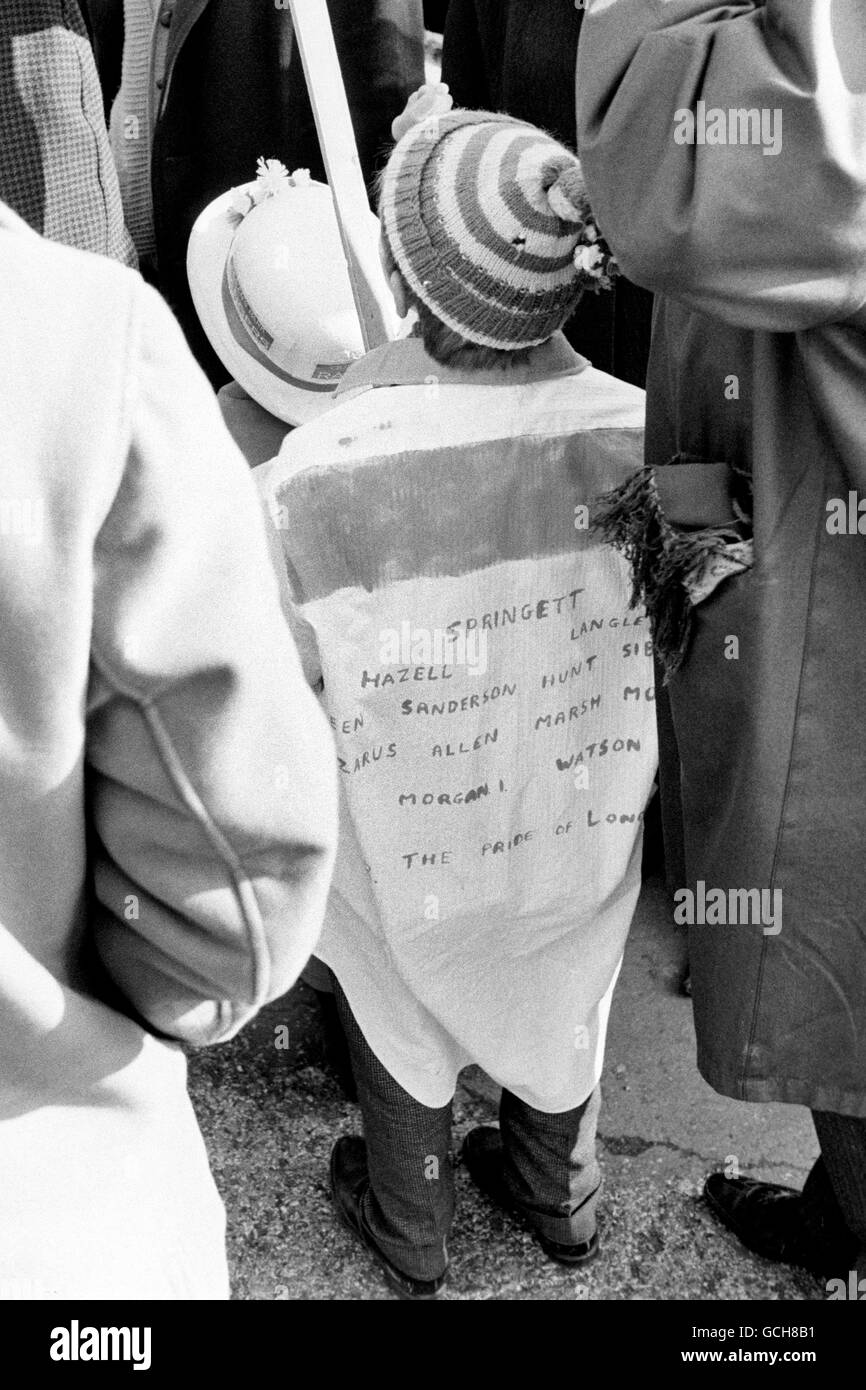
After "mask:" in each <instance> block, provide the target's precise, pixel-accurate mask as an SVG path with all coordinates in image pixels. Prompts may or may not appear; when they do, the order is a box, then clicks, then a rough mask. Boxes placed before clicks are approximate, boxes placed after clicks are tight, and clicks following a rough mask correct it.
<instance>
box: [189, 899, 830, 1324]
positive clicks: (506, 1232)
mask: <svg viewBox="0 0 866 1390" xmlns="http://www.w3.org/2000/svg"><path fill="white" fill-rule="evenodd" d="M683 961H684V940H683V935H682V933H681V932H680V931H678V930H677V929H676V928H675V927H673V926H672V925H671V919H670V911H669V908H668V906H667V902H666V899H665V896H664V892H663V890H662V888H661V885H660V884H659V883H658V882H655V881H650V882H649V883H648V884H647V885H645V888H644V893H643V896H642V898H641V902H640V905H639V909H638V913H637V917H636V921H635V925H634V928H633V931H632V936H631V939H630V943H629V947H628V951H627V953H626V962H625V966H624V968H623V973H622V977H621V979H620V983H619V985H618V988H617V992H616V995H615V998H614V1006H613V1011H612V1016H611V1026H610V1033H609V1040H608V1051H607V1064H606V1074H605V1081H604V1086H603V1092H604V1106H603V1109H602V1115H601V1123H600V1131H599V1132H600V1140H601V1142H600V1153H601V1160H602V1167H603V1171H604V1174H605V1183H606V1188H605V1196H604V1200H603V1203H602V1216H601V1239H602V1253H601V1256H600V1257H599V1259H598V1260H596V1261H595V1262H594V1264H593V1265H591V1266H589V1267H588V1268H587V1269H585V1270H583V1271H580V1272H571V1271H568V1270H564V1269H562V1268H561V1267H560V1266H557V1265H555V1264H552V1263H551V1262H550V1261H549V1260H548V1259H547V1258H546V1257H545V1256H544V1255H543V1254H542V1252H541V1250H540V1248H539V1246H538V1245H537V1243H536V1242H535V1240H534V1239H533V1238H532V1236H531V1235H530V1234H529V1232H528V1231H525V1230H523V1229H522V1228H521V1227H520V1226H519V1225H518V1224H517V1223H515V1221H514V1220H513V1219H512V1218H510V1217H508V1216H506V1215H504V1214H502V1213H500V1212H498V1211H497V1210H495V1209H494V1208H493V1207H492V1206H491V1205H490V1204H489V1203H488V1202H487V1201H486V1200H485V1199H484V1198H483V1197H482V1196H481V1195H480V1193H478V1192H477V1190H476V1189H475V1188H474V1187H473V1185H472V1183H471V1182H470V1180H469V1178H468V1175H467V1174H466V1172H465V1171H464V1170H463V1168H462V1167H461V1166H460V1165H459V1164H458V1166H457V1172H456V1182H457V1216H456V1220H455V1224H454V1230H453V1234H452V1239H451V1242H450V1251H451V1280H450V1283H449V1287H448V1292H447V1295H446V1297H447V1298H451V1299H464V1300H465V1299H482V1300H483V1299H505V1300H510V1299H513V1300H520V1299H552V1300H574V1299H579V1300H589V1301H591V1300H599V1299H628V1300H631V1299H653V1300H656V1299H665V1300H668V1299H673V1300H688V1299H699V1300H713V1301H716V1300H720V1299H739V1298H745V1299H775V1300H813V1299H814V1300H817V1299H821V1298H822V1296H823V1290H822V1288H821V1286H820V1285H819V1284H818V1283H817V1282H816V1281H815V1280H813V1279H812V1278H811V1277H810V1276H809V1275H807V1274H805V1273H804V1272H802V1271H797V1270H791V1269H786V1268H784V1267H783V1266H776V1265H772V1264H769V1263H768V1262H766V1261H764V1260H761V1259H759V1258H757V1257H755V1256H752V1255H750V1254H749V1253H748V1252H747V1251H745V1250H743V1249H742V1248H741V1247H740V1246H739V1245H738V1243H737V1242H736V1241H735V1240H734V1239H733V1237H731V1236H730V1235H728V1234H727V1233H726V1232H725V1231H724V1230H722V1229H720V1228H719V1227H718V1226H717V1224H716V1223H715V1221H714V1220H713V1219H712V1218H711V1216H710V1215H709V1213H708V1212H707V1211H706V1209H705V1208H704V1206H703V1203H702V1201H701V1198H700V1190H701V1184H702V1181H703V1178H704V1175H705V1174H706V1173H707V1172H708V1171H710V1169H712V1168H714V1167H718V1166H723V1165H725V1164H726V1163H727V1164H728V1165H729V1166H730V1165H731V1164H733V1163H737V1164H738V1165H739V1167H740V1170H741V1171H742V1172H743V1173H751V1174H755V1175H757V1176H758V1177H763V1178H768V1179H772V1180H775V1181H777V1182H791V1183H792V1184H793V1185H795V1186H799V1185H800V1184H801V1183H802V1181H803V1178H804V1177H805V1175H806V1172H807V1171H808V1168H809V1166H810V1164H811V1162H812V1160H813V1159H814V1157H815V1154H816V1153H817V1144H816V1142H815V1139H814V1136H813V1134H812V1130H811V1123H810V1120H809V1116H808V1114H807V1112H806V1111H804V1110H799V1109H795V1108H793V1107H787V1106H769V1105H743V1104H739V1103H737V1102H735V1101H730V1100H726V1099H724V1098H722V1097H719V1096H717V1095H716V1094H715V1093H714V1092H713V1091H711V1090H710V1088H709V1087H708V1086H707V1085H706V1084H705V1083H704V1082H703V1081H702V1080H701V1078H700V1077H699V1076H698V1074H697V1071H696V1069H695V1066H694V1034H693V1030H692V1024H691V1004H690V1002H689V1000H687V999H685V998H683V997H682V996H681V995H680V994H679V993H678V991H677V984H678V981H679V978H680V975H681V973H682V966H683ZM286 1044H287V1045H286ZM190 1089H191V1093H192V1096H193V1101H194V1104H195V1107H196V1110H197V1112H198V1115H199V1119H200V1122H201V1126H202V1130H203V1132H204V1136H205V1140H206V1143H207V1146H208V1151H209V1153H210V1157H211V1164H212V1167H213V1171H214V1176H215V1178H216V1181H217V1184H218V1186H219V1188H220V1191H221V1192H222V1195H223V1198H224V1200H225V1203H226V1208H227V1214H228V1248H229V1259H230V1264H231V1270H232V1285H233V1297H234V1298H236V1299H258V1300H280V1299H283V1300H287V1299H352V1300H355V1299H386V1298H390V1297H392V1295H391V1294H390V1293H389V1291H388V1290H387V1289H386V1287H385V1285H384V1284H383V1283H382V1280H381V1277H380V1275H379V1273H378V1271H377V1269H376V1267H375V1265H374V1264H373V1262H372V1261H371V1259H370V1257H369V1256H368V1255H367V1253H366V1252H365V1251H364V1250H363V1249H362V1248H361V1247H360V1246H359V1245H357V1244H356V1243H355V1242H354V1241H353V1239H352V1237H351V1236H350V1235H348V1234H347V1233H346V1232H345V1231H344V1230H343V1229H342V1228H341V1227H340V1226H338V1224H337V1222H336V1220H335V1218H334V1215H333V1211H332V1208H331V1202H330V1197H329V1194H328V1184H327V1174H328V1157H329V1154H330V1150H331V1146H332V1144H333V1143H334V1140H335V1139H336V1138H337V1137H338V1136H339V1135H341V1134H350V1133H353V1132H358V1131H360V1127H361V1126H360V1116H359V1112H358V1109H357V1106H355V1105H353V1104H351V1103H349V1102H348V1101H346V1100H345V1099H344V1096H343V1093H342V1091H341V1089H340V1086H339V1084H338V1082H337V1080H336V1078H335V1076H334V1075H333V1073H332V1072H331V1071H330V1069H329V1067H328V1064H327V1061H326V1057H325V1050H324V1043H323V1037H322V1032H321V1026H320V1023H319V1016H318V1010H317V1006H316V1003H315V996H314V995H313V994H312V993H311V992H310V991H309V990H308V989H307V988H306V987H305V986H303V985H299V986H297V987H296V988H295V989H294V990H293V991H292V992H291V993H290V994H289V995H287V996H286V997H285V998H283V999H281V1000H278V1001H277V1002H276V1003H275V1004H272V1005H270V1006H269V1007H268V1008H267V1009H266V1010H264V1011H263V1013H262V1014H261V1015H260V1016H259V1018H258V1019H256V1021H255V1022H254V1023H253V1024H252V1025H251V1026H250V1027H249V1028H247V1029H246V1030H245V1032H244V1033H243V1034H242V1035H241V1036H240V1037H239V1038H236V1039H235V1040H234V1041H233V1042H231V1043H229V1044H227V1045H225V1046H223V1047H219V1048H215V1049H211V1050H209V1051H205V1052H199V1053H196V1054H195V1055H194V1056H193V1057H191V1059H190ZM496 1095H497V1093H496V1088H495V1086H494V1085H493V1083H492V1082H491V1081H490V1080H489V1078H487V1077H486V1076H485V1075H484V1074H483V1073H482V1072H480V1071H479V1070H478V1069H477V1068H472V1069H469V1070H468V1071H466V1072H464V1074H463V1076H462V1078H461V1085H460V1089H459V1092H458V1095H457V1099H456V1103H455V1125H454V1139H455V1151H456V1150H458V1149H459V1146H460V1143H461V1141H462V1139H463V1136H464V1134H465V1133H466V1131H467V1130H468V1129H470V1128H471V1127H472V1126H473V1125H476V1124H479V1123H486V1122H489V1121H490V1120H493V1119H495V1118H496Z"/></svg>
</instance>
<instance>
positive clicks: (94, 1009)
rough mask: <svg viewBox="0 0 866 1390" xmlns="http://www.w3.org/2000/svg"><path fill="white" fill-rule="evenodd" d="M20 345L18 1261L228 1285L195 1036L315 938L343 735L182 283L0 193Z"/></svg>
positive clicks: (33, 1271) (4, 518) (19, 1292)
mask: <svg viewBox="0 0 866 1390" xmlns="http://www.w3.org/2000/svg"><path fill="white" fill-rule="evenodd" d="M0 364H2V380H0V531H2V542H3V543H2V546H0V711H2V729H3V736H2V740H0V809H2V816H0V923H2V926H0V1227H2V1230H3V1239H2V1242H0V1288H3V1289H4V1290H5V1294H6V1296H7V1297H34V1298H46V1297H75V1298H88V1297H97V1298H175V1297H177V1298H186V1297H195V1298H202V1297H204V1298H208V1297H222V1296H225V1293H226V1264H225V1254H224V1249H223V1239H222V1232H223V1224H224V1218H223V1213H222V1208H221V1204H220V1201H219V1197H218V1195H217V1192H216V1189H215V1187H214V1185H213V1181H212V1179H211V1177H210V1174H209V1171H208V1166H207V1159H206V1155H205V1151H204V1146H203V1144H202V1141H201V1137H200V1135H199V1133H198V1130H197V1127H196V1124H195V1119H194V1116H193V1113H192V1109H191V1106H190V1104H189V1101H188V1099H187V1096H186V1090H185V1063H184V1058H183V1055H182V1053H181V1051H180V1049H179V1048H178V1047H177V1045H176V1042H174V1041H173V1040H177V1041H185V1042H189V1043H193V1044H203V1043H210V1042H217V1041H220V1040H222V1039H223V1038H226V1037H229V1036H231V1035H232V1033H234V1032H235V1031H236V1030H237V1028H239V1027H240V1026H241V1024H242V1023H243V1022H244V1021H245V1020H246V1019H247V1018H249V1017H250V1016H251V1015H252V1014H253V1013H254V1012H255V1010H256V1009H257V1008H258V1007H259V1006H260V1005H261V1004H262V1003H263V1002H264V1001H265V999H266V998H268V997H271V996H273V995H274V994H276V993H279V992H281V990H283V989H286V988H288V986H289V985H290V984H291V983H292V981H293V979H294V978H295V977H296V976H297V974H298V972H299V971H300V969H301V967H302V966H303V964H304V960H305V959H306V956H307V955H308V954H309V951H310V949H311V948H312V946H313V944H314V941H315V936H316V933H317V929H318V925H319V921H320V915H321V908H322V904H323V901H324V896H325V893H326V890H327V882H328V876H329V867H330V859H331V851H332V846H333V839H334V829H333V825H332V820H333V813H332V804H331V803H332V785H331V784H332V775H331V759H330V757H329V751H330V750H329V741H328V739H327V735H326V731H325V729H324V727H323V723H322V721H321V717H320V715H319V713H318V711H317V710H316V708H315V702H314V701H313V700H312V699H311V697H310V695H309V692H308V691H307V690H306V689H305V687H304V684H303V681H302V679H301V677H300V671H299V667H298V663H297V657H296V655H295V653H294V651H293V650H292V647H291V644H290V643H288V642H287V641H286V638H285V632H284V624H283V622H282V618H281V615H280V611H279V605H278V602H277V597H276V590H275V586H274V584H273V580H272V577H271V575H270V572H269V564H268V560H267V551H266V546H265V543H264V540H263V537H262V528H261V524H260V520H261V519H260V515H259V510H258V506H257V500H256V497H255V492H254V489H253V488H252V487H251V486H250V484H249V481H248V479H247V477H246V476H245V468H244V465H243V462H242V460H241V459H240V457H239V456H238V455H237V453H236V451H235V450H234V448H233V446H232V445H231V442H230V440H229V439H228V436H227V435H226V433H225V431H224V429H223V427H222V426H221V423H220V421H219V417H218V412H217V408H216V404H215V402H214V400H213V397H212V394H211V392H210V390H209V388H208V386H207V384H206V382H205V380H204V378H203V376H202V375H201V373H200V372H199V370H198V368H196V367H195V365H194V363H193V362H192V359H191V358H190V356H189V353H188V351H187V350H186V348H185V347H184V345H183V342H182V339H181V336H180V331H179V329H177V327H176V326H175V325H174V324H173V322H172V319H171V316H170V314H169V312H168V310H167V309H166V308H164V306H162V305H161V304H160V302H159V300H158V297H157V296H156V294H155V293H154V292H153V291H152V290H149V289H147V288H146V287H144V286H143V285H142V283H141V281H140V279H139V278H138V277H137V276H135V275H133V274H132V273H131V272H129V271H126V270H124V269H121V268H120V267H117V266H114V265H112V264H111V263H110V262H108V261H105V260H103V259H102V258H98V257H95V256H86V255H84V254H82V253H79V252H75V251H71V250H68V249H66V248H60V247H50V246H48V245H47V244H46V243H44V242H42V241H41V240H40V239H39V238H38V237H36V236H35V235H34V234H33V233H32V232H29V231H28V230H27V229H26V228H24V227H23V224H21V223H20V222H19V221H18V219H17V218H15V217H14V216H13V215H12V214H11V213H9V211H8V210H7V209H5V208H3V207H2V205H0ZM263 652H266V653H267V656H266V658H263V656H262V653H263ZM275 767H276V768H279V767H282V771H283V780H282V781H280V780H279V779H278V777H277V774H276V772H275ZM299 785H301V786H302V787H303V803H302V804H301V803H300V801H299V799H298V794H297V793H298V786H299Z"/></svg>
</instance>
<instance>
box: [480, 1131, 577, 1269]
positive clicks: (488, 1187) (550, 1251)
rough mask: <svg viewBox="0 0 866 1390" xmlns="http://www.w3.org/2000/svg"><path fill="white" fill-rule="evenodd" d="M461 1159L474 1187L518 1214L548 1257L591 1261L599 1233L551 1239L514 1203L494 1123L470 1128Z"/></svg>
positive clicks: (567, 1262) (569, 1262) (560, 1260)
mask: <svg viewBox="0 0 866 1390" xmlns="http://www.w3.org/2000/svg"><path fill="white" fill-rule="evenodd" d="M463 1162H464V1163H465V1164H466V1167H467V1168H468V1170H469V1175H470V1177H471V1178H472V1180H473V1181H474V1182H475V1184H476V1186H477V1187H480V1188H481V1191H482V1192H483V1193H484V1195H485V1197H487V1198H489V1200H490V1201H491V1202H494V1203H495V1205H496V1206H498V1207H502V1208H503V1210H504V1211H507V1212H510V1213H512V1214H514V1215H517V1216H521V1217H522V1218H523V1220H524V1221H526V1222H527V1224H528V1225H530V1226H531V1227H532V1231H533V1234H534V1235H535V1237H536V1239H537V1241H538V1243H539V1245H540V1246H541V1248H542V1250H543V1251H544V1253H545V1255H547V1257H548V1259H551V1260H556V1262H557V1263H558V1264H563V1265H571V1266H575V1265H585V1264H588V1263H589V1261H590V1260H594V1259H595V1257H596V1255H597V1254H598V1251H599V1243H598V1232H597V1231H595V1232H593V1234H592V1236H591V1238H590V1239H589V1240H584V1241H580V1242H578V1243H576V1244H572V1243H563V1242H561V1241H557V1240H551V1239H550V1237H549V1236H545V1235H542V1233H541V1231H538V1230H536V1229H535V1227H534V1226H533V1225H532V1218H531V1216H530V1214H529V1213H528V1212H527V1211H525V1210H524V1209H523V1208H522V1207H521V1206H519V1205H518V1203H517V1202H515V1200H514V1198H513V1197H512V1196H511V1193H510V1192H509V1190H508V1188H507V1187H506V1184H505V1151H504V1149H503V1147H502V1135H501V1134H500V1132H499V1130H498V1129H496V1128H495V1126H494V1125H479V1126H478V1128H477V1129H473V1130H470V1132H469V1133H468V1134H467V1136H466V1138H465V1139H464V1141H463Z"/></svg>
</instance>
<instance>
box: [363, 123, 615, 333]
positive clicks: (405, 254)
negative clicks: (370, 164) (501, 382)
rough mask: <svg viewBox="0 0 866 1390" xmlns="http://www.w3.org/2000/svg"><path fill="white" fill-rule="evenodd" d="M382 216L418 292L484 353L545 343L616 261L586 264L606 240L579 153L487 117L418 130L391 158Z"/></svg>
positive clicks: (533, 130)
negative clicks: (589, 252)
mask: <svg viewBox="0 0 866 1390" xmlns="http://www.w3.org/2000/svg"><path fill="white" fill-rule="evenodd" d="M379 212H380V218H381V222H382V228H383V232H384V235H385V240H386V242H387V245H388V248H389V250H390V252H391V255H392V257H393V259H394V262H395V264H396V266H397V268H398V269H399V270H400V272H401V274H402V275H403V278H404V280H405V281H406V283H407V285H408V286H409V288H410V290H411V291H412V292H413V293H414V294H415V295H416V296H417V297H418V299H420V300H421V301H422V302H423V303H424V304H426V305H427V307H428V308H429V309H430V310H431V311H432V313H433V314H435V315H436V317H437V318H438V319H440V320H441V321H442V322H443V323H445V324H447V325H448V327H449V328H451V329H453V330H454V332H456V333H459V334H460V335H461V336H462V337H463V338H466V339H467V340H468V341H469V342H472V343H477V344H479V345H481V346H484V347H491V348H500V349H503V350H510V351H516V350H518V349H520V348H526V347H533V346H535V345H537V344H539V343H543V342H545V341H546V340H547V339H548V338H549V337H550V336H551V334H553V333H555V332H556V330H557V329H558V328H561V327H562V325H563V324H564V323H565V322H566V320H567V319H568V318H569V317H570V315H571V314H572V312H573V311H574V309H575V307H576V305H577V304H578V302H579V300H580V298H581V296H582V294H583V292H584V290H585V289H586V288H587V287H588V286H589V285H590V284H592V282H593V281H598V280H599V279H600V278H601V277H600V270H601V267H602V266H603V263H604V262H605V260H608V259H609V258H607V257H606V256H604V255H603V254H602V252H601V248H599V250H598V255H597V256H593V258H592V259H593V264H592V266H590V265H589V264H588V263H587V262H586V259H585V257H584V258H581V255H580V252H581V249H582V248H583V249H585V248H586V247H587V245H588V244H590V243H594V242H596V241H597V240H598V232H597V229H596V228H595V227H594V224H593V223H592V215H591V213H590V211H589V207H588V204H587V201H586V193H585V189H584V182H583V175H582V172H581V168H580V161H579V160H578V158H577V156H576V155H575V154H573V153H572V152H571V151H570V150H568V149H566V147H565V146H564V145H561V144H560V143H559V142H558V141H557V140H554V139H553V137H552V136H550V135H547V134H545V133H544V131H541V130H537V129H536V128H535V127H534V126H531V125H527V124H525V123H524V122H523V121H518V120H514V119H512V118H511V117H508V116H502V115H496V114H492V113H490V112H486V111H451V112H447V113H445V114H439V115H435V116H431V117H429V118H427V119H426V120H423V121H421V122H420V123H419V124H417V125H415V126H413V127H412V128H411V129H410V130H409V131H408V132H407V133H406V134H405V135H404V136H403V137H402V139H400V140H399V141H398V143H397V145H396V146H395V148H394V151H393V153H392V154H391V158H390V160H389V161H388V165H387V167H386V169H385V172H384V174H383V177H382V195H381V201H380V208H379ZM593 249H595V248H593ZM605 268H606V267H605ZM605 282H606V283H609V281H605ZM592 287H593V288H598V287H599V285H598V284H592Z"/></svg>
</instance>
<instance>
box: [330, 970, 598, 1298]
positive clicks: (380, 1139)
mask: <svg viewBox="0 0 866 1390" xmlns="http://www.w3.org/2000/svg"><path fill="white" fill-rule="evenodd" d="M335 997H336V1002H337V1008H338V1010H339V1013H340V1020H341V1022H342V1024H343V1028H344V1030H345V1033H346V1040H347V1042H348V1046H349V1055H350V1057H351V1059H352V1071H353V1073H354V1076H355V1084H356V1086H357V1088H358V1102H359V1104H360V1106H361V1113H362V1115H363V1118H364V1137H365V1139H366V1143H367V1164H368V1171H369V1177H370V1187H369V1190H368V1192H367V1194H366V1196H365V1198H364V1206H363V1214H364V1218H365V1220H366V1223H367V1225H368V1227H369V1229H370V1232H371V1234H372V1235H373V1238H374V1239H375V1241H376V1244H377V1245H378V1246H379V1248H380V1249H381V1250H382V1252H383V1254H385V1255H386V1256H387V1257H388V1259H389V1260H390V1261H391V1263H392V1264H394V1265H396V1267H397V1268H398V1269H400V1270H402V1271H403V1273H404V1274H408V1275H410V1276H411V1277H412V1278H414V1279H436V1278H438V1277H439V1275H441V1274H443V1273H444V1271H445V1269H446V1268H447V1265H448V1246H447V1242H448V1235H449V1233H450V1230H451V1221H452V1218H453V1215H454V1178H453V1173H452V1168H451V1102H450V1101H449V1102H448V1104H447V1105H444V1106H442V1107H441V1108H440V1109H433V1108H431V1107H430V1106H427V1105H422V1104H421V1103H420V1102H419V1101H417V1100H415V1099H414V1097H413V1096H411V1095H409V1093H408V1091H404V1090H403V1088H402V1086H400V1085H399V1084H398V1083H397V1082H396V1081H395V1080H394V1078H393V1076H391V1074H390V1073H389V1072H388V1071H386V1069H385V1068H384V1067H383V1066H382V1063H381V1062H380V1061H379V1059H378V1058H377V1057H376V1056H375V1054H374V1053H373V1052H372V1051H371V1050H370V1048H369V1047H368V1045H367V1042H366V1040H365V1038H364V1035H363V1033H362V1032H361V1030H360V1028H359V1027H358V1025H357V1023H356V1022H355V1018H354V1016H353V1014H352V1011H351V1009H350V1008H349V1004H348V1001H347V999H346V996H345V995H344V994H343V991H342V990H341V989H340V987H339V985H338V984H336V982H335ZM599 1106H600V1097H599V1092H598V1091H597V1090H596V1091H594V1092H593V1094H592V1095H591V1096H590V1097H589V1099H588V1100H587V1101H585V1102H584V1104H583V1105H581V1106H578V1107H577V1109H575V1110H567V1111H564V1112H563V1113H562V1114H559V1115H547V1114H544V1113H543V1112H542V1111H540V1110H534V1109H533V1108H532V1107H531V1106H529V1105H526V1104H525V1103H524V1102H523V1101H521V1100H518V1098H517V1097H516V1096H514V1095H512V1094H511V1093H510V1092H509V1091H503V1093H502V1100H501V1103H500V1109H499V1124H500V1129H501V1131H502V1143H503V1149H504V1153H505V1182H506V1185H507V1187H508V1190H509V1192H510V1195H511V1196H512V1198H513V1199H514V1201H515V1203H516V1204H517V1206H518V1207H519V1209H520V1210H521V1212H522V1213H523V1214H524V1215H525V1216H526V1218H527V1220H528V1221H529V1222H530V1223H531V1224H532V1225H533V1226H534V1227H535V1228H536V1230H538V1231H540V1232H541V1233H542V1235H545V1236H548V1237H549V1238H550V1239H551V1240H555V1241H559V1242H562V1243H569V1242H573V1243H578V1242H580V1241H585V1240H589V1239H590V1237H591V1236H592V1235H593V1233H594V1231H595V1222H596V1206H597V1204H598V1197H599V1193H600V1189H601V1172H600V1170H599V1166H598V1160H597V1158H596V1152H595V1133H596V1126H597V1124H598V1111H599Z"/></svg>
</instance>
